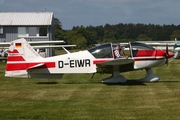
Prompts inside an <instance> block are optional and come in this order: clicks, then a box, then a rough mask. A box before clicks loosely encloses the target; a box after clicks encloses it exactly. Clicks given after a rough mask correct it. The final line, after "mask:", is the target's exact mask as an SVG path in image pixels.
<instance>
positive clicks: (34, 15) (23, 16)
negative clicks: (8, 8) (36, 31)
mask: <svg viewBox="0 0 180 120" xmlns="http://www.w3.org/2000/svg"><path fill="white" fill-rule="evenodd" d="M52 18H53V13H52V12H0V26H9V25H12V26H22V25H51V24H52Z"/></svg>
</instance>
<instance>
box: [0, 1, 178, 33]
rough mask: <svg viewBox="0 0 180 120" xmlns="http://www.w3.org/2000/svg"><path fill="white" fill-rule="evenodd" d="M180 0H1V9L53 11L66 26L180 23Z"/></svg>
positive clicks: (68, 28) (63, 26) (67, 27)
mask: <svg viewBox="0 0 180 120" xmlns="http://www.w3.org/2000/svg"><path fill="white" fill-rule="evenodd" d="M179 6H180V0H0V12H44V11H46V12H53V13H54V17H56V18H58V19H59V20H60V22H61V23H62V28H63V29H65V30H71V29H72V28H73V26H81V25H83V26H85V27H86V26H90V25H91V26H100V25H103V26H104V25H105V24H107V23H108V24H110V25H115V24H119V23H123V24H126V23H134V24H137V23H142V24H158V25H164V24H166V25H169V24H174V25H179V24H180V9H179Z"/></svg>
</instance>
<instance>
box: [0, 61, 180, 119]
mask: <svg viewBox="0 0 180 120" xmlns="http://www.w3.org/2000/svg"><path fill="white" fill-rule="evenodd" d="M0 68H1V69H0V77H1V78H0V119H2V120H5V119H8V120H9V119H12V120H13V119H20V120H21V119H22V120H23V119H48V120H59V119H60V120H65V119H67V120H71V119H77V120H78V119H83V120H104V119H107V120H110V119H138V120H141V119H142V120H145V119H148V120H152V119H154V120H157V119H158V120H160V119H161V120H169V119H171V120H179V119H180V75H179V74H180V60H173V61H172V62H171V63H169V65H168V66H166V65H165V66H163V67H159V68H154V69H153V71H154V73H155V74H157V75H159V76H160V77H161V80H160V81H159V82H155V83H140V82H137V81H136V80H138V79H139V78H142V77H143V76H144V75H145V70H142V71H133V72H127V73H123V75H124V76H125V77H126V78H128V81H127V83H125V84H113V85H112V84H109V85H107V84H102V83H101V79H102V78H105V77H107V76H109V75H105V74H103V75H100V74H96V75H95V76H94V78H92V79H91V74H66V75H64V77H63V79H61V80H57V79H56V80H53V79H52V80H51V79H20V78H6V77H4V68H5V63H0Z"/></svg>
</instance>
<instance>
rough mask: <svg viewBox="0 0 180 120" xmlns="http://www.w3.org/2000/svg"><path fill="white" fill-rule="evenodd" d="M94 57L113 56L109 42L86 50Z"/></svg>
mask: <svg viewBox="0 0 180 120" xmlns="http://www.w3.org/2000/svg"><path fill="white" fill-rule="evenodd" d="M88 51H89V52H90V53H91V54H92V55H93V56H94V57H95V58H113V55H112V45H111V43H107V44H103V45H99V46H96V47H94V48H91V49H89V50H88Z"/></svg>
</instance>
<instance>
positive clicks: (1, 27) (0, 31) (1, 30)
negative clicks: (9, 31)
mask: <svg viewBox="0 0 180 120" xmlns="http://www.w3.org/2000/svg"><path fill="white" fill-rule="evenodd" d="M0 34H3V26H0Z"/></svg>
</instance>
